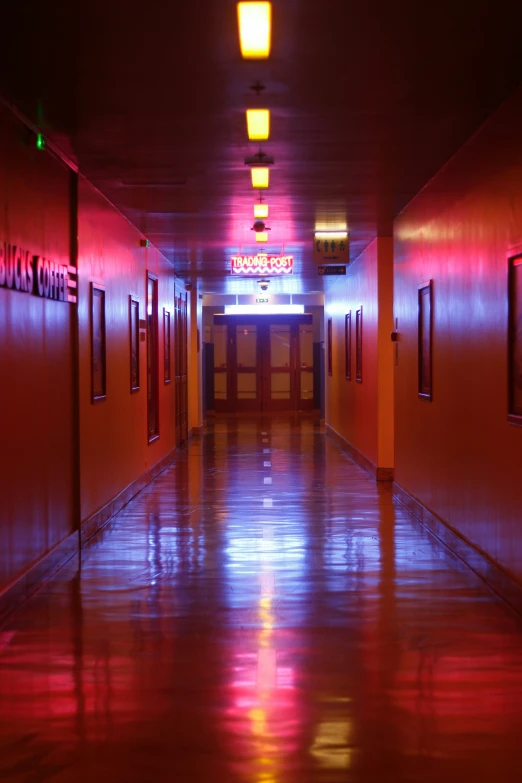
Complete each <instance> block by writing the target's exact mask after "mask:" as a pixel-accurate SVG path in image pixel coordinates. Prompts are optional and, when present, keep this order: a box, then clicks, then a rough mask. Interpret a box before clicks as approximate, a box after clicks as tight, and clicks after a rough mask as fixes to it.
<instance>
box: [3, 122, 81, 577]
mask: <svg viewBox="0 0 522 783" xmlns="http://www.w3.org/2000/svg"><path fill="white" fill-rule="evenodd" d="M0 148H1V150H2V154H1V156H0V242H1V243H2V247H3V243H4V242H5V243H7V244H10V245H16V246H17V247H21V248H24V249H25V250H27V251H29V252H30V253H31V255H33V254H34V255H39V256H43V257H45V258H47V259H49V260H50V261H53V262H54V263H59V264H64V265H68V264H69V218H70V215H69V178H70V172H69V170H68V169H66V168H65V166H64V165H63V164H62V163H61V162H59V161H58V160H56V159H55V158H54V157H53V156H52V155H51V154H49V153H48V152H45V151H41V150H37V149H36V146H35V137H34V135H32V134H30V133H29V131H28V130H27V128H25V127H24V126H23V125H22V124H21V123H20V122H18V121H17V120H16V119H14V118H13V117H12V116H11V115H10V114H9V113H8V112H7V111H6V110H5V109H4V108H1V107H0ZM72 307H73V306H72V305H70V304H67V303H65V302H60V301H52V300H49V299H43V298H40V297H38V296H35V295H33V294H31V293H22V292H20V291H16V290H8V289H7V288H5V287H0V375H1V382H0V411H1V414H0V415H1V417H2V421H1V427H0V432H1V435H0V443H1V471H0V590H1V589H2V588H4V587H6V585H8V584H9V583H10V582H12V581H13V580H15V579H17V578H18V577H19V576H20V575H21V574H22V573H23V572H24V571H26V570H27V569H28V568H29V567H30V566H31V565H32V564H33V563H34V562H35V561H36V560H38V559H39V558H41V557H42V556H44V555H45V554H46V553H47V552H48V551H49V550H50V549H52V548H53V547H54V546H56V545H57V544H58V543H59V542H60V541H62V540H63V539H64V538H66V537H67V536H68V535H69V534H70V533H71V532H72V531H73V529H74V524H75V520H74V437H73V433H74V420H73V416H74V411H73V371H74V357H73V347H72V346H73V341H72V337H71V328H72V316H73V310H72Z"/></svg>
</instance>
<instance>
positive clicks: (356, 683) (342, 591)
mask: <svg viewBox="0 0 522 783" xmlns="http://www.w3.org/2000/svg"><path fill="white" fill-rule="evenodd" d="M267 478H270V479H272V483H271V484H267V482H266V481H265V479H267ZM521 630H522V629H521V625H520V621H519V620H518V619H517V618H516V617H515V616H513V615H512V614H511V613H510V611H509V610H508V609H507V608H506V607H505V606H504V605H503V604H502V603H501V602H500V601H499V600H497V599H496V598H495V597H494V596H493V595H492V594H491V593H490V592H489V591H488V589H487V588H486V587H485V586H484V585H483V584H482V583H481V582H480V581H479V580H478V578H476V577H475V575H474V574H473V573H472V572H470V571H468V570H467V569H466V568H465V567H464V566H463V565H461V564H460V563H459V561H457V560H455V559H453V558H452V556H451V555H450V554H449V553H448V552H446V551H445V550H444V549H442V548H441V547H440V545H439V544H438V543H437V542H436V541H434V539H432V538H431V537H430V536H429V534H428V533H427V532H426V531H424V530H423V529H422V528H421V527H420V526H419V524H418V523H416V522H413V521H412V520H411V519H410V517H409V516H408V514H407V512H406V511H405V510H404V509H403V508H402V507H401V506H399V505H397V504H396V503H394V501H393V500H392V498H391V495H390V491H389V488H388V487H386V486H385V485H380V486H379V485H377V484H376V483H375V482H374V481H373V479H371V478H370V476H369V475H367V474H366V473H364V472H363V471H362V470H361V469H360V468H358V467H356V466H354V465H353V464H352V463H351V462H350V460H349V458H348V457H347V456H346V455H345V454H343V453H342V452H341V450H340V448H339V446H338V445H337V444H336V443H334V442H333V441H331V440H329V439H328V438H326V437H325V435H324V434H323V433H322V432H321V430H320V428H319V427H318V425H317V424H316V423H315V422H314V421H313V420H312V419H310V418H308V419H304V420H302V421H299V420H297V419H296V420H294V421H293V422H290V421H287V420H285V419H280V418H275V417H274V418H267V419H264V420H263V419H259V420H253V419H248V418H246V419H243V420H242V419H228V420H223V421H221V420H218V421H216V423H215V424H214V425H213V426H212V427H209V430H208V432H207V433H206V434H205V435H203V436H202V437H200V438H198V439H196V440H193V441H192V442H191V444H190V446H189V448H188V449H187V450H186V451H184V452H182V453H180V454H179V457H178V458H177V460H176V462H175V463H174V464H173V465H172V466H171V467H170V468H169V469H167V470H166V471H165V472H164V473H163V474H162V475H161V476H160V477H159V478H158V479H157V480H156V481H155V482H154V483H153V484H151V485H150V486H149V487H148V488H146V489H145V491H144V492H142V493H141V495H139V496H138V497H137V498H136V499H135V500H134V501H133V502H131V503H130V504H129V505H128V506H127V507H126V508H125V509H124V511H123V512H122V513H120V514H119V515H118V517H117V518H116V519H115V520H114V522H113V523H112V525H111V526H110V527H109V528H108V529H107V530H106V531H105V532H104V533H102V534H101V535H100V536H99V538H98V540H97V542H96V543H95V545H94V546H92V547H91V548H89V549H88V550H87V551H86V552H85V553H84V557H83V562H82V563H81V568H78V564H77V563H76V564H75V563H71V564H70V565H69V566H68V567H66V568H65V569H63V570H62V571H61V572H60V573H59V574H58V575H57V577H56V578H55V579H54V580H53V581H52V582H51V583H50V584H48V585H47V586H46V587H45V588H43V589H42V590H41V591H40V592H39V593H38V594H37V595H36V596H35V597H34V598H33V599H31V600H30V601H29V602H28V603H27V604H26V605H25V606H24V607H23V608H22V609H21V610H20V611H19V612H17V613H16V615H15V616H13V617H12V618H11V620H10V622H8V623H7V625H5V626H4V627H3V628H2V629H0V779H1V780H2V781H9V782H11V781H17V782H18V781H19V782H20V783H28V782H31V781H48V780H49V781H53V783H65V782H66V783H70V782H72V781H75V782H77V781H82V782H83V781H89V782H93V781H94V783H100V782H103V781H110V782H111V783H120V781H121V783H127V781H132V782H134V781H136V783H144V782H148V781H158V780H168V781H173V782H174V783H178V782H179V783H192V781H194V783H221V781H223V783H235V782H236V781H237V782H238V783H240V782H241V783H242V782H244V783H247V781H248V783H297V782H299V783H323V781H324V783H337V781H361V782H362V781H364V782H365V783H367V782H372V781H379V782H380V783H382V781H386V782H388V781H389V782H390V783H391V782H392V781H393V783H402V781H411V783H424V782H425V781H432V782H433V783H440V782H441V781H444V782H445V783H448V782H449V783H453V782H456V781H462V780H464V779H470V780H472V781H474V783H477V781H488V783H491V781H494V780H498V781H502V782H503V783H507V782H509V783H510V782H511V781H519V780H521V779H522V764H521V754H520V746H521V737H522V698H521V697H522V632H521Z"/></svg>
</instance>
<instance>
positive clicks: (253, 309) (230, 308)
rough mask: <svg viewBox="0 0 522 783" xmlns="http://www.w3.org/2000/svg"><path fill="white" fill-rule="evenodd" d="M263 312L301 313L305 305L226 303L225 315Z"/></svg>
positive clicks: (269, 313) (266, 313)
mask: <svg viewBox="0 0 522 783" xmlns="http://www.w3.org/2000/svg"><path fill="white" fill-rule="evenodd" d="M261 313H263V314H264V315H300V314H302V313H304V305H302V304H301V305H299V304H291V305H290V304H288V305H276V304H272V305H271V304H255V305H225V315H259V314H261Z"/></svg>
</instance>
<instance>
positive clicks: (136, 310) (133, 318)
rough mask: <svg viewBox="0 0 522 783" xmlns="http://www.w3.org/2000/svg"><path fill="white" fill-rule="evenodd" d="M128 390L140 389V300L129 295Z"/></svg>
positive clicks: (132, 391) (133, 391)
mask: <svg viewBox="0 0 522 783" xmlns="http://www.w3.org/2000/svg"><path fill="white" fill-rule="evenodd" d="M129 342H130V357H129V358H130V391H131V394H134V393H135V392H137V391H139V390H140V302H139V299H137V297H135V296H132V294H131V295H130V296H129Z"/></svg>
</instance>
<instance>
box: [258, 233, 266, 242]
mask: <svg viewBox="0 0 522 783" xmlns="http://www.w3.org/2000/svg"><path fill="white" fill-rule="evenodd" d="M256 242H268V231H258V232H257V234H256Z"/></svg>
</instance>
